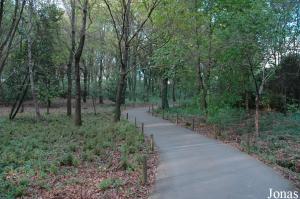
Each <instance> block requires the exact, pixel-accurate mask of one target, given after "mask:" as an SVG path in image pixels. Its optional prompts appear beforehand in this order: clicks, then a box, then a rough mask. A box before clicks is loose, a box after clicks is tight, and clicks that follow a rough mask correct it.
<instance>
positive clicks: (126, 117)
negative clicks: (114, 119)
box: [126, 112, 129, 120]
mask: <svg viewBox="0 0 300 199" xmlns="http://www.w3.org/2000/svg"><path fill="white" fill-rule="evenodd" d="M128 118H129V117H128V112H127V113H126V120H128Z"/></svg>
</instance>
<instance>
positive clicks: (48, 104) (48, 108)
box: [47, 99, 51, 114]
mask: <svg viewBox="0 0 300 199" xmlns="http://www.w3.org/2000/svg"><path fill="white" fill-rule="evenodd" d="M50 107H51V101H50V99H48V100H47V114H49V113H50Z"/></svg>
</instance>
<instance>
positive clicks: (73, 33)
mask: <svg viewBox="0 0 300 199" xmlns="http://www.w3.org/2000/svg"><path fill="white" fill-rule="evenodd" d="M75 4H76V1H75V0H71V12H72V13H71V49H70V52H69V61H68V69H67V76H68V94H67V115H68V116H71V115H72V65H73V62H74V52H75V45H76V44H75V36H76V31H75Z"/></svg>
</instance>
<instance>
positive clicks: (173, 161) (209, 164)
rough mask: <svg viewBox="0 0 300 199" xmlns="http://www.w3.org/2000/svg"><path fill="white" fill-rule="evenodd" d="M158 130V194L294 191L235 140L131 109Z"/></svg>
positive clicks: (184, 197)
mask: <svg viewBox="0 0 300 199" xmlns="http://www.w3.org/2000/svg"><path fill="white" fill-rule="evenodd" d="M128 113H129V120H131V121H134V118H135V117H136V118H137V122H138V123H142V122H144V123H145V133H146V134H148V135H150V134H153V135H154V140H155V143H156V145H157V146H158V148H159V149H158V150H159V151H160V165H159V167H158V175H157V181H156V185H155V188H154V193H153V194H152V197H151V198H153V199H265V198H267V197H268V196H269V193H270V190H269V188H273V190H286V191H288V190H295V188H294V187H293V186H292V185H291V184H290V182H289V181H287V180H286V179H284V178H283V177H281V176H280V175H279V174H278V173H276V172H275V171H274V170H273V169H272V168H269V167H268V166H266V165H264V164H263V163H261V162H260V161H258V160H256V159H254V158H253V157H251V156H249V155H247V154H245V153H242V152H240V151H239V150H237V149H235V148H233V147H232V146H230V145H226V144H223V143H221V142H219V141H216V140H213V139H209V138H206V137H204V136H201V135H199V134H195V133H194V132H192V131H190V130H188V129H186V128H182V127H179V126H176V125H175V124H173V123H170V122H168V121H166V120H163V119H160V118H156V117H152V116H151V114H148V113H147V108H134V109H130V110H128Z"/></svg>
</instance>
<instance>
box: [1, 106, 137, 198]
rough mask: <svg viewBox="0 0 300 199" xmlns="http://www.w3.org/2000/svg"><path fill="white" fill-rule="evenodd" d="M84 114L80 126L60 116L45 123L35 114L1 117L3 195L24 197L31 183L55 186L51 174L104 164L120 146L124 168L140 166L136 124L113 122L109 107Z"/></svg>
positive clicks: (49, 117)
mask: <svg viewBox="0 0 300 199" xmlns="http://www.w3.org/2000/svg"><path fill="white" fill-rule="evenodd" d="M83 118H84V119H85V120H84V124H83V126H81V127H80V128H78V127H75V126H74V125H73V122H72V120H71V119H70V118H68V117H66V116H64V115H59V114H52V115H46V116H45V121H43V122H40V123H36V122H35V120H34V118H33V117H32V116H31V115H24V116H23V117H20V118H18V119H16V120H15V121H9V120H7V119H5V118H0V135H1V139H0V193H1V194H0V198H1V197H3V198H7V197H12V198H15V197H17V196H22V195H23V194H26V191H27V190H28V187H30V186H39V187H44V188H47V189H48V188H50V189H51V186H50V185H48V184H47V183H46V181H47V179H49V178H50V177H51V176H52V175H62V174H63V173H64V172H65V171H66V170H65V169H67V170H71V171H72V170H76V167H78V166H79V165H81V164H84V163H85V162H89V163H90V164H91V163H92V164H100V163H101V162H102V161H100V160H101V159H102V158H103V157H106V156H107V153H108V151H114V150H120V151H121V154H122V161H123V162H124V163H125V164H126V168H125V169H129V170H133V169H135V168H134V167H136V165H137V164H135V163H134V161H135V160H134V158H133V157H134V156H135V154H137V153H139V152H140V149H141V147H142V146H143V145H142V143H143V139H142V136H141V134H140V133H139V132H138V131H137V130H136V128H135V127H134V126H132V125H130V124H129V123H128V122H126V121H121V122H120V123H113V121H112V118H113V117H112V112H111V110H107V109H105V110H103V111H102V112H101V114H98V115H97V116H95V115H94V114H90V113H88V114H84V116H83ZM118 143H122V147H121V149H120V148H118V147H117V146H118V145H119V144H118ZM97 160H99V161H97ZM37 173H38V174H39V176H36V174H37ZM34 176H35V178H34V179H36V180H35V181H32V177H34ZM113 184H114V185H113V186H117V185H118V184H119V183H118V181H116V182H114V183H113ZM49 186H50V187H49Z"/></svg>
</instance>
